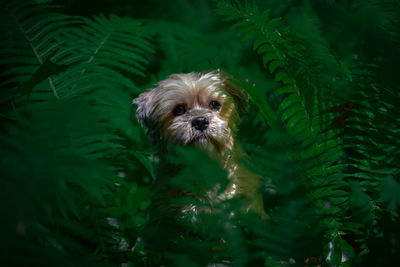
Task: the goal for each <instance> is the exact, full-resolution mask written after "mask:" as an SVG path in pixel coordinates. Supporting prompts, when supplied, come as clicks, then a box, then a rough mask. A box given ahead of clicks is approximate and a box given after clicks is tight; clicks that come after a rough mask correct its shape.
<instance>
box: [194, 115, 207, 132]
mask: <svg viewBox="0 0 400 267" xmlns="http://www.w3.org/2000/svg"><path fill="white" fill-rule="evenodd" d="M208 124H209V122H208V120H207V118H205V117H197V118H194V119H193V120H192V127H194V128H195V129H196V130H199V131H203V130H205V129H207V127H208Z"/></svg>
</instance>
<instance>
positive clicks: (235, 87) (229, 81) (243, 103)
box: [218, 70, 249, 112]
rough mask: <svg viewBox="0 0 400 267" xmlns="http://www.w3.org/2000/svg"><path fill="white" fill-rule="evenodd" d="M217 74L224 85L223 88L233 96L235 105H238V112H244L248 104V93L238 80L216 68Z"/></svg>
mask: <svg viewBox="0 0 400 267" xmlns="http://www.w3.org/2000/svg"><path fill="white" fill-rule="evenodd" d="M218 74H219V77H220V79H221V81H222V83H223V84H224V86H225V90H226V91H227V92H228V93H229V94H230V95H231V96H232V97H233V99H234V101H235V103H236V105H237V106H238V110H239V111H240V112H246V110H247V108H248V106H249V95H248V94H247V92H246V91H245V90H244V89H243V88H242V87H241V86H240V82H239V80H237V79H235V78H234V77H233V76H232V75H230V74H228V73H226V72H223V71H221V70H218Z"/></svg>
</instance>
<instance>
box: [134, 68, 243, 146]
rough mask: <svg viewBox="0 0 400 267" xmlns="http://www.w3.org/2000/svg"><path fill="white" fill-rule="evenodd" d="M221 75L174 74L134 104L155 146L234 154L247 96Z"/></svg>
mask: <svg viewBox="0 0 400 267" xmlns="http://www.w3.org/2000/svg"><path fill="white" fill-rule="evenodd" d="M231 79H232V76H230V75H228V74H226V73H224V72H221V71H211V72H191V73H186V74H172V75H170V76H169V77H168V78H166V79H165V80H163V81H161V82H159V83H158V84H157V87H156V88H153V89H150V90H149V91H147V92H145V93H142V94H141V95H139V97H137V98H136V99H134V100H133V103H134V104H137V105H138V108H137V111H136V116H137V118H138V120H139V121H140V122H141V124H142V125H143V126H144V127H145V128H146V129H147V132H148V135H149V136H150V138H151V139H152V140H153V141H155V142H160V141H161V142H168V143H174V144H179V145H194V146H199V147H201V148H205V149H207V150H213V151H216V152H218V153H220V154H223V153H224V151H226V150H227V149H228V150H232V147H233V143H234V140H233V135H234V133H235V131H236V129H237V125H238V123H239V112H238V111H239V110H244V109H245V107H246V106H247V102H248V96H247V93H246V92H245V91H244V90H243V89H242V88H241V87H240V86H238V85H236V84H235V83H233V82H232V80H231Z"/></svg>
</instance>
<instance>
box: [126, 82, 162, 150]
mask: <svg viewBox="0 0 400 267" xmlns="http://www.w3.org/2000/svg"><path fill="white" fill-rule="evenodd" d="M155 91H156V88H155V89H151V90H150V91H147V92H144V93H142V94H140V95H139V96H138V97H137V98H135V99H133V101H132V104H135V105H137V106H138V107H137V110H136V117H137V119H138V121H139V122H140V124H142V126H143V127H144V128H145V129H146V131H147V134H148V136H149V137H150V139H151V140H152V141H153V142H156V141H158V140H160V134H159V131H158V130H157V125H156V122H155V121H154V119H153V111H154V105H155V103H154V101H153V100H154V95H155Z"/></svg>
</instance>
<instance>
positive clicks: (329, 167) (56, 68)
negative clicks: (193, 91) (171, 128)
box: [0, 0, 400, 266]
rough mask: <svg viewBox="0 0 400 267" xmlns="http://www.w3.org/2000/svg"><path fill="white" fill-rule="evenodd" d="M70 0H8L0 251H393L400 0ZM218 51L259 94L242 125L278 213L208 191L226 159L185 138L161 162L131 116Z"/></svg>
mask: <svg viewBox="0 0 400 267" xmlns="http://www.w3.org/2000/svg"><path fill="white" fill-rule="evenodd" d="M64 2H65V1H58V0H55V1H48V0H43V1H42V0H40V1H39V0H37V1H22V0H14V1H11V2H9V3H2V4H1V7H2V8H1V11H0V13H1V16H0V24H1V27H0V32H1V35H2V42H1V44H0V56H1V57H0V77H1V82H0V87H1V93H0V104H1V105H0V121H1V124H0V147H1V150H0V170H1V175H0V177H1V178H0V188H1V194H2V196H3V201H2V203H1V204H0V212H1V214H2V217H1V220H0V221H1V223H2V228H1V230H2V240H3V242H4V243H5V244H6V245H7V246H6V247H7V248H6V249H4V250H2V251H1V252H0V255H1V258H2V260H3V261H2V262H4V263H5V264H6V265H40V266H42V265H55V264H57V265H60V264H65V265H67V266H71V265H77V264H85V265H99V264H102V265H104V264H105V265H118V266H120V265H124V266H125V265H134V266H159V265H163V266H211V265H224V266H262V265H264V266H289V265H290V266H291V265H294V266H304V265H306V266H313V265H327V266H353V265H355V266H390V265H394V264H395V262H397V261H398V260H399V259H398V255H397V254H396V252H397V251H398V250H399V244H400V242H399V240H400V232H399V231H398V227H397V224H398V221H399V207H400V201H399V198H398V194H399V167H398V166H399V160H398V159H399V152H398V151H399V149H398V147H399V145H400V144H399V142H398V140H399V136H398V135H399V131H398V130H397V129H398V128H399V127H398V126H399V119H398V117H399V114H398V112H397V110H396V107H397V103H398V102H399V94H398V88H397V87H398V82H399V81H398V76H397V75H394V73H395V71H394V70H395V69H396V66H397V62H398V59H399V58H400V57H399V55H400V54H399V50H398V40H399V31H398V29H399V27H397V26H398V24H399V23H398V22H399V19H398V18H399V15H400V12H399V6H398V3H397V2H396V1H393V0H385V1H352V2H351V3H348V2H343V1H295V2H293V1H292V2H290V1H266V2H262V1H261V2H260V1H226V0H220V1H212V2H213V3H214V6H213V5H212V3H211V1H200V0H199V1H192V2H190V3H186V2H185V1H177V3H174V5H171V3H165V1H161V0H154V1H153V3H154V5H151V7H148V6H146V4H144V3H139V2H135V3H127V2H126V1H123V0H116V1H114V2H112V3H111V2H110V3H106V2H104V3H97V2H96V3H91V2H90V1H89V2H87V3H86V2H81V1H80V2H79V1H75V0H71V1H68V3H66V5H65V6H64V5H60V3H64ZM255 2H257V4H255ZM71 7H73V8H71ZM67 14H74V15H67ZM79 14H80V15H79ZM82 14H85V15H87V16H81V15H82ZM102 14H104V15H102ZM115 14H119V15H115ZM217 15H219V16H217ZM132 17H134V18H132ZM138 18H140V19H138ZM221 20H223V21H221ZM229 27H231V30H229ZM218 68H220V69H224V70H226V71H227V72H229V73H232V74H234V76H235V77H236V78H237V79H238V80H239V83H240V85H241V86H243V87H244V89H245V90H246V91H247V92H248V94H249V98H250V102H251V106H250V109H249V110H248V112H245V113H244V114H241V121H242V124H241V127H240V129H239V133H238V135H237V136H236V138H237V139H238V142H239V143H240V144H241V145H242V148H243V149H244V150H245V151H246V153H247V154H248V157H247V158H245V159H243V161H242V162H241V164H243V165H244V166H246V168H248V169H249V170H251V171H252V172H254V173H257V174H259V175H260V176H262V179H263V192H262V193H263V196H264V206H265V209H266V212H267V213H268V216H269V219H268V220H262V219H260V218H258V217H257V216H254V215H252V214H251V213H243V211H242V208H241V207H242V206H243V205H242V201H243V200H242V199H240V198H234V199H230V200H226V201H222V202H220V203H214V202H213V201H210V199H209V198H208V197H207V196H205V194H204V192H206V191H212V190H216V191H215V192H216V193H217V191H218V190H223V188H224V185H225V184H226V183H227V178H226V172H225V171H223V170H221V168H220V167H219V166H218V164H217V163H216V162H215V161H213V160H211V159H209V158H208V157H207V156H206V155H205V153H204V152H202V151H198V150H196V149H193V148H190V147H189V148H188V147H183V148H182V147H175V146H173V145H171V153H170V154H168V155H164V156H165V157H166V158H165V159H163V161H160V159H159V158H158V157H159V156H160V155H158V156H157V155H156V153H155V148H154V147H153V146H152V145H150V143H149V140H148V138H147V137H146V136H145V132H144V130H143V129H142V127H141V126H140V125H139V123H138V122H137V121H136V120H135V119H134V111H135V110H134V109H132V106H131V99H132V98H133V97H136V96H137V95H138V94H139V93H141V92H142V91H143V90H145V89H147V88H152V87H153V86H154V83H155V82H157V81H159V80H161V79H163V78H164V77H166V76H167V75H169V74H171V73H177V72H189V71H195V70H199V71H201V70H210V69H218ZM164 160H166V162H167V163H168V164H167V165H163V162H164ZM171 166H172V167H173V168H172V167H171ZM182 192H184V193H182ZM181 205H186V206H187V207H192V206H196V207H197V208H201V209H204V210H209V209H210V208H211V209H213V210H215V211H218V212H214V213H210V214H209V213H201V214H197V216H192V215H193V214H192V213H191V212H190V210H188V212H187V213H184V215H185V216H177V213H176V210H174V207H177V206H181Z"/></svg>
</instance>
